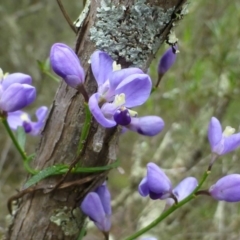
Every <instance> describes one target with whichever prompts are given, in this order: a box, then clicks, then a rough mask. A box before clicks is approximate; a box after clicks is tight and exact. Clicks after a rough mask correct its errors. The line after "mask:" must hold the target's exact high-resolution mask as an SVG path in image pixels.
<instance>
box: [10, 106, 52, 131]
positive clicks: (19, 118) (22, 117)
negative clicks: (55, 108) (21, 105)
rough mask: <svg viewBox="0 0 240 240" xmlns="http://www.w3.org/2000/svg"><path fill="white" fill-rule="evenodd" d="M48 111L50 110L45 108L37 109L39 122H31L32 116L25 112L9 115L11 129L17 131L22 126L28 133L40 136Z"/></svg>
mask: <svg viewBox="0 0 240 240" xmlns="http://www.w3.org/2000/svg"><path fill="white" fill-rule="evenodd" d="M47 111H48V108H47V107H45V106H42V107H40V108H38V109H37V111H36V113H35V115H36V117H37V122H33V121H31V118H30V116H29V115H28V114H27V113H25V112H23V111H16V112H11V113H8V116H7V121H8V124H9V126H10V128H11V129H13V130H17V128H18V126H20V127H23V128H24V130H25V132H26V133H28V134H30V135H33V136H36V135H39V134H40V131H41V130H42V128H43V125H44V122H45V118H46V116H47Z"/></svg>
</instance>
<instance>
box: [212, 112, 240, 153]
mask: <svg viewBox="0 0 240 240" xmlns="http://www.w3.org/2000/svg"><path fill="white" fill-rule="evenodd" d="M234 132H235V129H233V128H231V127H226V129H225V131H224V132H222V127H221V124H220V122H219V121H218V119H217V118H215V117H212V118H211V120H210V123H209V126H208V140H209V143H210V146H211V150H212V152H213V153H216V154H217V155H224V154H226V153H229V152H231V151H233V150H235V149H236V148H238V147H239V146H240V133H237V134H233V133H234Z"/></svg>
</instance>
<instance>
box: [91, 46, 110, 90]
mask: <svg viewBox="0 0 240 240" xmlns="http://www.w3.org/2000/svg"><path fill="white" fill-rule="evenodd" d="M90 61H91V68H92V72H93V75H94V77H95V79H96V81H97V84H98V86H101V85H102V84H103V83H104V82H105V81H107V80H108V78H109V75H110V73H112V71H113V67H112V65H113V60H112V58H111V57H110V56H109V55H108V54H107V53H105V52H102V51H99V50H97V51H95V52H94V53H93V54H92V55H91V58H90Z"/></svg>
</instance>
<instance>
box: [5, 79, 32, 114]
mask: <svg viewBox="0 0 240 240" xmlns="http://www.w3.org/2000/svg"><path fill="white" fill-rule="evenodd" d="M35 98H36V89H35V88H34V87H32V86H30V85H27V84H20V83H14V84H11V85H10V86H9V87H8V88H7V89H6V90H5V91H4V92H3V93H2V97H1V99H0V109H2V110H4V111H6V112H14V111H17V110H20V109H21V108H24V107H26V106H27V105H29V104H30V103H32V102H33V101H34V100H35Z"/></svg>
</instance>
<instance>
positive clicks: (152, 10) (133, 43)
mask: <svg viewBox="0 0 240 240" xmlns="http://www.w3.org/2000/svg"><path fill="white" fill-rule="evenodd" d="M174 9H175V8H174V7H173V8H170V9H168V10H166V11H165V10H164V9H163V8H160V7H156V6H149V5H148V4H146V3H145V0H138V1H136V2H135V4H134V5H132V6H131V7H130V8H126V7H124V6H123V5H120V4H119V5H118V6H115V5H113V4H112V3H111V1H109V0H102V2H101V7H100V8H98V9H97V21H96V23H95V25H94V26H93V27H92V28H91V29H90V33H91V37H90V38H91V40H92V41H94V42H95V44H96V46H97V48H98V49H100V50H103V51H106V52H108V53H109V54H110V55H111V56H112V58H113V59H115V60H116V59H118V58H119V57H123V58H125V59H126V61H127V62H130V63H133V65H136V66H139V67H141V66H142V65H143V63H144V62H145V61H146V59H147V57H148V56H149V54H151V53H155V52H156V51H157V49H158V47H159V46H160V44H161V42H162V41H163V40H162V38H161V36H160V33H161V32H162V31H163V30H164V28H165V26H166V24H167V23H169V22H170V20H171V16H172V14H173V11H174Z"/></svg>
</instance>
